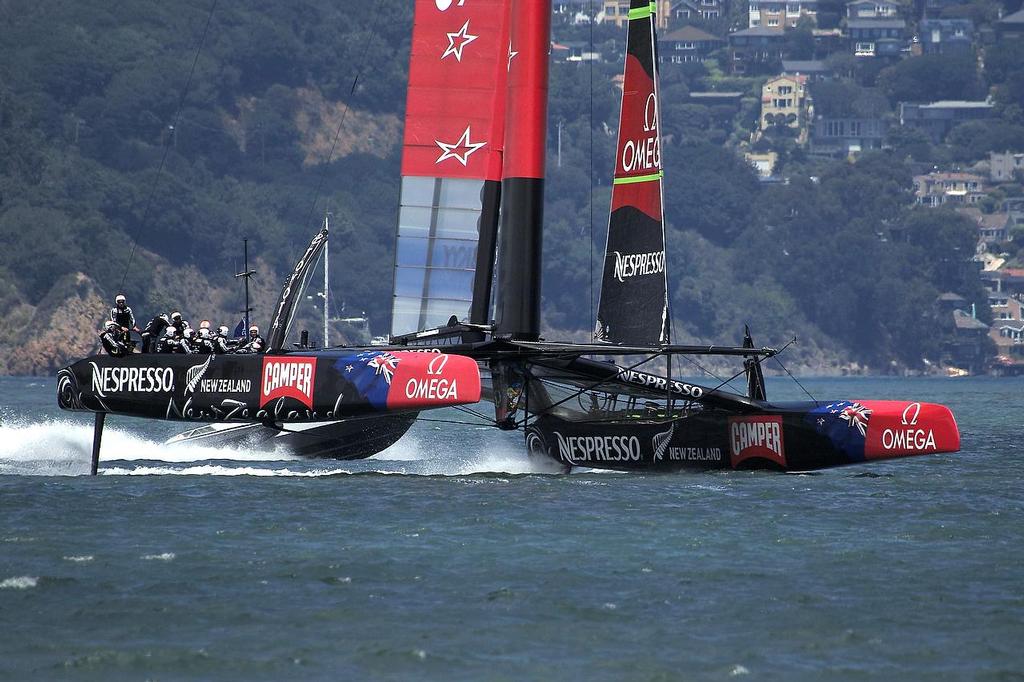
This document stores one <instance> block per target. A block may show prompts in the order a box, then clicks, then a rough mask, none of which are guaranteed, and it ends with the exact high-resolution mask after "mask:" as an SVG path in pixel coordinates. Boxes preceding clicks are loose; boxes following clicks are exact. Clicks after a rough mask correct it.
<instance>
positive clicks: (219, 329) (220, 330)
mask: <svg viewBox="0 0 1024 682" xmlns="http://www.w3.org/2000/svg"><path fill="white" fill-rule="evenodd" d="M228 331H230V330H229V329H228V328H227V327H226V326H225V325H223V324H222V325H221V326H219V327H217V333H218V334H220V335H221V336H227V335H228Z"/></svg>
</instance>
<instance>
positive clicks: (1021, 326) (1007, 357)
mask: <svg viewBox="0 0 1024 682" xmlns="http://www.w3.org/2000/svg"><path fill="white" fill-rule="evenodd" d="M989 305H990V306H991V308H992V328H991V329H990V330H989V333H988V335H989V338H990V339H992V342H993V343H994V344H995V346H996V358H995V362H994V366H993V369H994V370H995V372H996V373H997V374H1022V373H1024V304H1022V303H1021V300H1020V299H1019V298H1016V297H1014V296H1008V295H1006V294H1002V293H991V294H989Z"/></svg>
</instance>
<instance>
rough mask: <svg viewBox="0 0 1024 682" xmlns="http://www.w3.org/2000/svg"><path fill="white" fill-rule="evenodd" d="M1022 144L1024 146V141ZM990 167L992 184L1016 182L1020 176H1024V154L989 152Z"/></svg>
mask: <svg viewBox="0 0 1024 682" xmlns="http://www.w3.org/2000/svg"><path fill="white" fill-rule="evenodd" d="M1021 144H1024V140H1021ZM988 167H989V179H990V180H991V181H992V182H1014V181H1016V180H1017V179H1018V178H1017V176H1018V174H1022V175H1024V154H1017V153H1013V152H1003V153H1002V154H997V153H996V152H989V154H988ZM1022 179H1024V178H1022Z"/></svg>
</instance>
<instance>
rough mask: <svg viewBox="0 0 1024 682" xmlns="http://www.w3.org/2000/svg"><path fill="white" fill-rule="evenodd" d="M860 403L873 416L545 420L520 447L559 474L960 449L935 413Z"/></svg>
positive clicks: (805, 464)
mask: <svg viewBox="0 0 1024 682" xmlns="http://www.w3.org/2000/svg"><path fill="white" fill-rule="evenodd" d="M864 403H865V404H866V405H868V406H870V408H871V409H865V407H864V405H862V404H861V403H855V402H851V401H835V402H833V403H828V404H826V403H820V404H815V403H804V404H801V405H800V407H797V408H786V407H775V406H769V407H768V409H765V410H764V411H758V412H756V413H747V414H743V415H737V414H736V413H730V412H728V411H726V410H717V409H705V410H702V411H700V412H698V413H695V414H691V415H688V416H685V417H678V418H675V419H649V420H645V419H642V418H640V419H634V420H629V421H626V420H620V421H600V422H597V421H595V422H587V421H585V420H567V419H562V418H559V417H555V416H552V415H544V416H541V417H538V418H537V419H536V420H535V421H533V422H532V423H531V424H530V426H528V427H527V428H526V445H527V449H528V451H529V454H530V456H531V457H537V458H545V459H550V460H554V461H555V462H557V463H559V464H561V465H562V466H567V467H586V468H593V469H612V470H617V471H679V470H683V469H694V470H708V469H768V470H774V471H811V470H815V469H825V468H829V467H836V466H843V465H848V464H860V463H864V462H868V461H873V460H881V459H892V458H898V457H911V456H917V455H927V454H934V453H938V452H955V451H957V450H959V448H960V438H959V432H958V431H957V429H956V424H955V421H954V420H953V417H952V414H950V413H949V411H948V410H947V409H946V408H944V407H942V406H937V405H929V404H926V403H910V404H908V405H909V406H910V407H902V405H903V404H900V405H896V406H895V407H892V409H887V408H890V407H891V406H892V405H893V404H891V403H886V402H885V401H864ZM766 405H767V404H766ZM851 410H852V411H853V412H852V413H853V414H856V413H857V411H858V410H859V411H860V414H862V415H864V416H863V417H861V419H860V423H859V424H858V419H856V418H855V419H852V420H849V419H847V417H848V416H849V415H850V414H851ZM844 411H845V412H844ZM872 413H874V414H872ZM844 414H846V415H847V417H844V416H843V415H844ZM911 421H912V422H913V423H911ZM861 426H863V428H860V427H861Z"/></svg>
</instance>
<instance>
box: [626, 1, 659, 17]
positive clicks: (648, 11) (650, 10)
mask: <svg viewBox="0 0 1024 682" xmlns="http://www.w3.org/2000/svg"><path fill="white" fill-rule="evenodd" d="M654 13H655V9H654V3H653V2H652V3H651V4H650V5H648V6H647V7H640V8H638V9H631V10H629V20H630V21H633V20H634V19H646V18H647V17H649V16H651V15H652V14H654Z"/></svg>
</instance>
